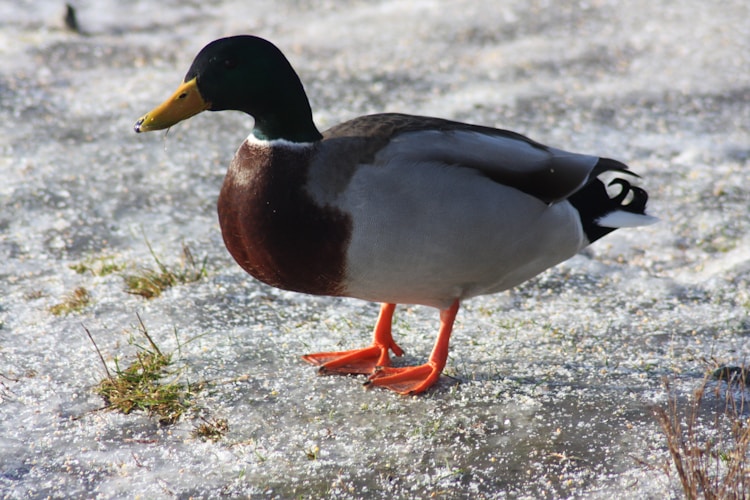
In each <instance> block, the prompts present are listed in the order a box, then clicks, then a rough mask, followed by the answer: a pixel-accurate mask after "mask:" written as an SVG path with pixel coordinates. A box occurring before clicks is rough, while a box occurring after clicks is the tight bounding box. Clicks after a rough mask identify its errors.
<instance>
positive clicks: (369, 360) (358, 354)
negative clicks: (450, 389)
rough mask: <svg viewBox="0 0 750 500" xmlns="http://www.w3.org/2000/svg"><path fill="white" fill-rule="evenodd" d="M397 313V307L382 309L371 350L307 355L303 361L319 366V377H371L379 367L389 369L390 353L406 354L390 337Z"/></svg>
mask: <svg viewBox="0 0 750 500" xmlns="http://www.w3.org/2000/svg"><path fill="white" fill-rule="evenodd" d="M395 309H396V304H387V303H384V304H382V305H381V306H380V315H379V316H378V321H377V323H375V332H374V333H373V339H372V345H371V346H370V347H365V348H364V349H353V350H351V351H333V352H318V353H315V354H305V355H304V356H302V359H304V360H305V361H307V362H308V363H311V364H313V365H317V366H320V373H345V374H366V375H369V374H371V373H373V372H374V371H375V369H376V368H378V367H380V366H390V365H391V358H390V357H389V356H388V350H392V351H393V354H395V355H396V356H401V355H402V354H404V351H402V350H401V348H400V347H399V346H398V345H396V343H395V342H394V341H393V336H392V335H391V322H392V321H393V311H394V310H395Z"/></svg>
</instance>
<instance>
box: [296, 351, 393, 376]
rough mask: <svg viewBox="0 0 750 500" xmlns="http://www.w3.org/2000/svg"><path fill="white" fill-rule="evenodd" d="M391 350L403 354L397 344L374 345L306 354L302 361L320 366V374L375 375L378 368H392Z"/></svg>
mask: <svg viewBox="0 0 750 500" xmlns="http://www.w3.org/2000/svg"><path fill="white" fill-rule="evenodd" d="M389 349H391V350H393V353H394V354H395V355H396V356H401V355H402V354H403V351H402V350H401V348H400V347H399V346H397V345H396V344H392V345H388V346H384V345H378V344H373V345H371V346H370V347H365V348H364V349H352V350H350V351H333V352H318V353H314V354H306V355H304V356H302V359H304V360H305V361H307V362H308V363H310V364H313V365H316V366H319V367H320V373H342V374H364V375H369V374H371V373H374V372H375V369H376V368H377V367H380V366H390V364H391V359H390V357H389V356H388V351H389Z"/></svg>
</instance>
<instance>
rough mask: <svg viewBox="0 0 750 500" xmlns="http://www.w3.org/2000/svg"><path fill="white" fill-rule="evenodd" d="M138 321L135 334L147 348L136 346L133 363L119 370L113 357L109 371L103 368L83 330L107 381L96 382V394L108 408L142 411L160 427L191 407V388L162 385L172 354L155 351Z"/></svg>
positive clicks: (183, 385)
mask: <svg viewBox="0 0 750 500" xmlns="http://www.w3.org/2000/svg"><path fill="white" fill-rule="evenodd" d="M138 321H139V323H140V326H139V332H140V333H141V334H142V335H143V336H144V337H145V338H146V340H147V341H148V346H146V347H143V346H139V348H138V351H137V353H136V360H135V361H134V362H133V363H131V364H130V365H128V366H127V367H125V368H121V367H120V363H119V361H118V360H117V358H115V369H114V371H113V372H111V371H110V370H109V368H107V364H106V363H105V361H104V357H103V356H102V354H101V352H100V351H99V348H98V347H97V345H96V342H94V339H93V337H92V335H91V333H90V332H89V331H88V330H87V329H85V328H84V329H85V330H86V334H87V335H88V336H89V339H91V342H92V343H93V344H94V347H95V348H96V351H97V353H98V354H99V359H100V360H101V362H102V364H103V365H104V369H105V371H106V372H107V378H105V379H104V380H102V381H101V382H100V383H99V385H98V386H97V388H96V392H97V393H98V394H99V395H101V396H102V397H103V398H104V401H105V402H106V403H107V406H108V407H109V408H110V409H113V410H116V411H120V412H122V413H125V414H129V413H130V412H132V411H134V410H142V411H145V412H147V413H148V414H149V416H152V417H153V416H155V417H157V418H158V420H159V422H160V423H162V424H165V425H166V424H173V423H175V422H176V421H177V420H178V419H179V418H180V417H181V416H182V414H183V413H184V412H185V411H186V410H187V409H188V408H190V406H191V403H190V399H191V397H192V390H191V387H190V385H189V384H183V383H179V382H177V381H171V382H164V378H165V377H167V376H169V375H174V374H173V373H171V372H170V371H169V369H170V367H171V366H172V355H171V354H164V353H163V352H162V351H161V350H160V349H159V347H158V346H157V345H156V343H155V342H154V340H153V339H152V338H151V335H149V333H148V331H147V330H146V327H145V325H144V324H143V321H142V320H141V318H140V316H138Z"/></svg>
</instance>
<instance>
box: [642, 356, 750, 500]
mask: <svg viewBox="0 0 750 500" xmlns="http://www.w3.org/2000/svg"><path fill="white" fill-rule="evenodd" d="M713 377H714V378H717V379H719V380H720V382H719V383H718V384H716V387H715V388H713V389H709V387H708V381H709V378H708V377H707V378H706V379H705V380H704V382H703V384H702V385H701V386H700V387H699V388H698V389H697V390H695V392H694V393H693V394H692V396H691V397H690V398H689V399H688V401H687V403H686V404H685V405H684V407H682V405H681V404H680V403H679V402H678V398H677V395H676V394H675V393H674V391H673V390H672V388H671V387H670V385H669V382H668V381H666V380H665V382H664V385H665V389H666V391H667V395H668V403H667V407H666V408H662V407H659V408H656V417H657V419H658V421H659V423H660V425H661V428H662V431H663V432H664V435H665V436H666V439H667V448H668V450H669V454H670V457H671V458H672V463H673V464H674V468H675V469H676V470H677V476H678V478H679V480H680V483H681V485H682V490H683V492H684V494H685V497H686V498H688V499H690V500H693V499H698V498H706V499H710V500H713V499H732V500H734V499H736V500H740V499H746V498H748V497H749V496H750V417H749V416H748V414H749V413H750V412H749V411H748V406H747V400H746V395H747V394H748V393H747V389H748V385H747V383H746V382H747V380H748V376H747V369H746V368H745V367H742V368H737V367H723V368H719V369H718V370H716V371H715V372H714V373H713ZM707 390H712V391H713V392H714V395H715V399H714V398H706V392H707ZM722 400H723V405H721V404H719V405H718V406H717V405H716V404H715V402H714V401H719V402H721V401H722ZM666 471H667V474H669V468H667V469H666Z"/></svg>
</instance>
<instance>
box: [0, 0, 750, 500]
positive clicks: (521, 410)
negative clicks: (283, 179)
mask: <svg viewBox="0 0 750 500" xmlns="http://www.w3.org/2000/svg"><path fill="white" fill-rule="evenodd" d="M74 4H75V6H76V7H77V8H78V16H79V21H80V24H81V27H82V29H83V30H84V32H85V33H84V35H79V34H76V33H73V32H70V31H66V30H65V29H63V28H62V21H61V20H62V15H63V10H64V8H63V2H62V1H60V2H58V1H52V0H37V1H24V0H21V1H15V2H4V3H3V4H2V5H1V6H0V123H2V125H0V127H2V134H1V135H0V178H1V179H2V181H1V182H0V206H1V207H2V212H0V283H1V284H2V294H1V295H0V497H3V498H39V497H48V496H49V497H98V498H116V497H140V498H171V497H181V498H187V497H208V496H211V497H219V496H228V497H238V496H254V497H255V496H257V497H277V498H289V497H313V498H314V497H323V496H330V497H337V498H358V497H373V498H378V497H380V498H424V497H428V496H435V497H446V498H468V497H471V498H540V497H576V498H605V497H606V498H665V497H679V489H678V484H677V482H676V480H675V479H674V475H673V476H672V478H671V479H670V478H668V477H667V476H666V475H665V474H664V473H663V472H662V471H661V470H660V468H659V466H661V465H662V464H664V463H665V462H666V460H667V454H666V452H665V445H664V439H663V436H662V435H661V434H660V433H659V431H658V428H657V426H656V423H655V421H654V418H653V416H652V413H651V408H652V406H653V405H654V404H663V402H664V398H665V395H664V391H663V388H662V385H661V379H662V377H665V376H666V377H669V378H670V379H672V380H673V383H674V384H675V386H676V387H677V388H678V390H679V391H681V392H682V393H689V392H690V391H691V390H692V389H694V388H695V387H697V386H698V385H700V383H701V380H702V378H703V375H704V373H705V371H706V370H707V369H709V368H711V367H712V366H714V363H719V364H730V365H732V364H734V365H736V364H740V363H742V362H745V361H747V358H748V356H749V355H750V338H749V337H750V335H749V333H750V320H749V319H748V311H750V292H749V290H748V284H749V283H748V282H749V280H750V216H749V214H748V205H749V204H750V195H749V193H748V187H747V186H748V185H750V169H748V159H749V158H750V130H749V127H750V23H748V19H750V4H749V3H748V2H746V1H744V0H734V1H718V0H708V1H704V0H701V1H698V0H694V1H693V0H686V1H667V2H655V1H649V0H635V1H633V2H620V1H615V0H602V1H599V0H593V1H590V2H586V1H584V2H575V3H572V2H546V1H531V2H530V1H528V0H523V1H504V2H497V1H486V2H479V1H473V0H472V1H468V0H467V1H456V2H438V1H419V2H401V1H391V2H355V1H351V2H329V1H298V2H297V1H276V0H274V1H270V0H269V1H252V2H247V1H213V2H207V3H203V2H186V1H179V2H178V1H174V0H167V1H163V2H159V4H158V7H154V5H156V4H155V3H154V2H146V1H133V2H120V1H113V0H109V1H107V0H105V1H93V0H90V1H85V0H80V1H76V2H74ZM245 32H249V33H255V34H259V35H261V36H264V37H266V38H269V39H271V40H273V41H274V42H276V43H277V44H278V45H279V46H280V47H281V48H282V49H283V50H284V51H285V52H286V54H287V55H288V57H289V58H290V59H291V61H292V63H293V65H294V66H295V67H296V68H297V69H298V71H299V72H300V74H301V76H302V79H303V81H304V82H305V84H306V87H307V89H308V92H309V94H310V97H311V100H312V104H313V108H314V110H315V112H316V120H317V122H318V124H319V125H320V126H321V128H325V127H327V126H330V125H333V124H335V123H337V122H339V121H342V120H344V119H347V118H350V117H353V116H356V115H360V114H364V113H369V112H376V111H386V110H388V111H402V112H410V113H419V114H430V115H438V116H443V117H448V118H454V119H460V120H466V121H472V122H477V123H482V124H487V125H495V126H499V127H504V128H511V129H514V130H517V131H520V132H522V133H525V134H527V135H530V136H531V137H533V138H535V139H537V140H539V141H541V142H545V143H548V144H550V145H555V146H558V147H563V148H568V149H571V150H575V151H581V152H590V153H598V154H602V155H605V154H606V155H609V156H612V157H615V158H619V159H622V160H625V161H627V162H628V163H629V164H630V165H631V166H632V168H633V169H634V170H636V171H637V172H638V173H640V174H641V175H642V176H643V184H644V186H646V187H647V188H648V189H649V191H650V193H651V196H652V198H651V203H650V207H651V211H652V212H653V213H654V214H656V215H658V216H659V217H660V218H661V219H662V222H661V223H660V224H658V225H655V226H651V227H647V228H641V229H635V230H622V231H619V232H617V233H615V234H613V235H610V236H608V237H607V238H605V239H604V240H602V241H600V242H598V243H597V244H595V245H594V246H593V247H591V248H590V249H589V250H587V251H586V252H584V253H583V254H581V255H579V256H577V257H575V258H574V259H571V260H570V261H569V262H567V263H565V264H562V265H560V266H558V267H557V268H555V269H553V270H551V271H549V272H547V273H545V274H543V275H542V276H540V277H539V278H538V279H535V280H533V281H531V282H529V283H527V284H525V285H523V286H521V287H520V288H518V289H516V290H513V291H511V292H509V293H504V294H499V295H496V296H492V297H484V298H481V299H476V300H473V301H469V302H467V303H466V304H465V308H464V309H463V310H462V312H461V313H460V316H459V319H458V323H457V327H456V332H455V336H454V341H453V348H452V351H451V357H450V360H449V365H448V368H447V370H446V374H447V375H449V376H448V377H445V378H444V379H443V380H442V381H441V383H440V384H438V385H437V387H435V388H434V390H431V391H430V392H429V393H428V394H426V395H424V396H423V397H414V398H404V397H398V396H396V395H394V394H391V393H389V392H386V391H380V390H373V391H365V390H363V389H362V388H361V386H360V383H361V379H355V378H339V377H317V376H316V375H315V370H314V369H313V368H311V367H309V366H307V365H305V364H304V363H303V362H302V361H301V360H300V359H299V357H298V355H299V354H301V353H304V352H308V351H316V350H325V349H328V348H331V347H334V346H336V347H339V346H341V347H347V346H348V347H354V346H359V345H363V344H365V343H367V342H368V341H369V337H370V329H371V327H372V324H373V322H374V320H375V317H376V313H377V306H376V305H374V304H368V303H363V302H359V301H355V300H341V299H329V298H315V297H307V296H301V295H296V294H292V293H285V292H280V291H277V290H274V289H270V288H268V287H266V286H263V285H260V284H259V283H257V282H255V281H253V280H252V279H251V278H249V277H248V276H246V275H245V274H243V272H242V271H241V270H240V268H239V267H238V266H237V265H235V264H234V263H233V261H232V260H231V258H230V257H229V256H228V254H227V252H226V251H225V249H224V246H223V244H222V242H221V237H220V234H219V229H218V225H217V221H216V215H215V201H216V197H217V194H218V190H219V187H220V185H221V182H222V177H223V173H224V170H225V167H226V165H227V164H228V162H229V160H230V158H231V156H232V154H233V152H234V149H235V148H236V146H237V145H238V144H239V142H240V141H241V140H242V139H243V138H244V137H245V136H246V134H247V132H248V130H249V128H250V127H251V121H250V120H249V119H247V118H245V117H244V116H241V115H238V114H231V113H211V114H209V113H206V114H204V115H201V116H198V117H196V118H194V119H192V120H191V121H189V122H187V123H185V124H181V125H179V126H177V127H175V128H174V129H172V130H171V131H170V132H169V134H168V135H164V134H148V135H138V136H137V135H136V134H134V133H133V132H132V126H133V123H134V121H135V120H136V119H137V118H138V117H139V116H140V115H141V114H143V113H144V112H145V111H148V110H149V109H151V108H152V107H153V106H154V105H155V104H157V103H159V102H161V101H162V100H163V99H164V98H166V97H167V96H168V95H169V94H170V93H171V92H172V90H173V89H174V88H175V87H176V85H177V84H178V83H179V81H180V80H181V79H182V76H183V75H184V73H185V71H186V70H187V68H188V65H189V64H190V62H191V60H192V58H193V56H194V55H195V53H196V52H197V51H198V50H199V49H200V48H201V47H202V46H203V45H204V44H205V43H207V42H208V41H210V40H212V39H214V38H217V37H219V36H223V35H229V34H237V33H245ZM144 233H145V234H146V235H147V236H148V239H149V241H150V242H151V244H152V245H153V246H154V249H155V251H156V252H157V253H158V254H159V256H160V257H161V258H162V260H163V261H165V262H167V263H169V264H172V263H174V262H176V261H177V260H178V257H179V253H180V248H181V244H182V242H186V243H187V244H189V245H190V247H191V249H192V250H193V253H194V254H195V255H196V256H198V257H199V258H201V259H202V258H203V257H207V262H208V269H209V275H208V277H207V278H206V279H204V280H202V281H200V282H198V283H193V284H189V285H182V286H178V287H175V288H173V289H170V290H169V291H167V292H166V293H165V294H164V295H163V296H161V297H160V298H157V299H154V300H151V301H146V300H145V299H142V298H140V297H137V296H132V295H128V294H125V293H124V292H123V280H122V278H121V277H120V276H119V275H118V274H112V275H109V276H106V277H95V276H93V275H91V274H78V273H76V272H75V271H73V270H72V269H70V267H69V266H71V265H73V264H78V263H81V262H86V261H88V260H90V259H97V258H102V257H112V258H113V259H114V260H115V261H116V262H120V263H125V264H128V265H130V266H131V267H132V266H148V265H151V264H152V263H153V261H152V258H151V256H150V255H149V252H148V248H147V246H146V244H145V241H144V237H143V234H144ZM77 287H85V288H86V289H88V290H89V292H90V293H91V295H92V298H93V304H92V305H91V306H89V307H87V308H86V309H84V310H83V311H82V312H80V313H73V314H69V315H64V316H56V315H53V314H52V313H51V312H50V307H52V306H53V305H55V304H57V303H59V302H60V300H61V299H62V297H63V296H64V295H66V294H68V293H70V292H71V291H72V290H74V289H75V288H77ZM136 313H139V314H140V315H141V316H142V318H143V320H144V322H145V324H146V325H147V327H148V329H149V331H150V332H151V334H152V336H153V337H154V338H155V340H156V341H157V342H158V343H159V344H160V345H161V346H162V347H163V348H164V349H166V350H174V349H176V347H177V346H176V344H177V342H176V341H175V332H176V336H177V338H178V339H179V340H180V343H182V344H183V345H182V346H181V348H180V351H179V359H180V364H181V366H183V367H184V372H183V373H184V376H185V377H187V378H188V379H190V380H192V381H196V380H207V381H210V382H211V383H210V384H209V386H208V389H206V390H205V391H203V392H202V393H201V394H200V395H199V397H198V403H199V405H200V407H201V408H202V409H203V410H202V412H203V413H202V414H203V415H204V416H207V417H209V418H225V419H227V421H228V424H229V431H228V433H227V434H226V436H225V437H224V438H223V439H222V440H220V441H219V442H216V443H214V442H204V441H201V440H200V439H197V438H194V437H192V436H191V432H192V430H193V428H194V427H195V425H196V424H197V423H198V422H200V420H199V419H197V418H189V417H188V418H184V419H182V420H181V421H180V422H178V423H177V424H176V425H174V426H169V427H160V426H159V425H158V424H157V423H155V421H153V420H151V419H149V418H147V417H146V416H145V415H142V414H137V413H136V414H131V415H120V414H116V413H112V412H106V411H97V409H99V408H101V407H102V405H103V402H102V400H101V398H100V397H98V396H97V395H95V394H94V393H93V392H92V388H93V387H94V386H95V385H96V384H97V382H98V381H99V380H101V379H102V378H103V377H104V372H103V368H102V366H101V363H100V362H99V360H98V357H97V355H96V352H95V351H94V350H93V348H92V345H91V343H90V341H89V340H88V338H87V337H86V335H85V332H84V329H83V328H84V326H85V327H86V328H88V329H89V330H90V331H91V333H92V334H93V335H94V337H95V338H96V340H97V343H98V345H99V347H100V349H101V350H102V352H103V353H104V355H105V357H107V359H108V361H110V362H111V361H112V359H113V357H114V356H117V357H119V358H120V359H122V360H123V361H127V360H128V359H132V356H133V355H134V352H135V351H134V347H133V346H131V345H129V344H128V338H129V337H130V336H131V335H132V334H133V332H134V327H135V325H136V323H137V319H136ZM436 327H437V314H436V311H434V310H430V309H427V308H421V307H401V308H399V309H398V311H397V322H396V333H397V340H398V341H399V342H400V343H401V345H402V346H403V347H404V348H405V349H406V350H407V355H408V356H407V361H415V360H418V359H421V358H424V357H425V356H427V354H428V353H429V349H430V348H431V345H432V342H433V340H434V336H435V333H436ZM190 339H193V340H190ZM313 455H315V456H313ZM311 458H312V459H311ZM644 464H651V465H652V466H651V467H649V466H648V465H644Z"/></svg>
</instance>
